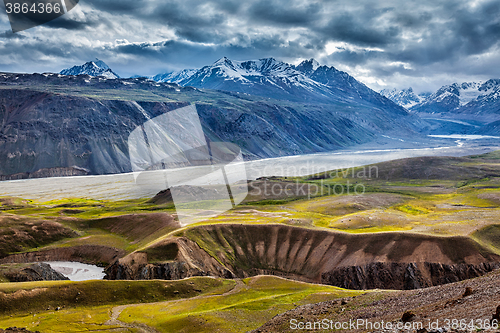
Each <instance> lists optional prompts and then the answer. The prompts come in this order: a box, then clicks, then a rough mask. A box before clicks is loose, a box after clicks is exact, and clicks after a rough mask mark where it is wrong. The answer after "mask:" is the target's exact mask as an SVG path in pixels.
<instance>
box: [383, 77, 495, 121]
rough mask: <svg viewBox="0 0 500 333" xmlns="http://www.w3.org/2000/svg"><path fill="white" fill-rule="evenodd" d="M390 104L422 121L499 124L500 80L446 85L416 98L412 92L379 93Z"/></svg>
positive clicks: (389, 91) (407, 90)
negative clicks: (436, 119)
mask: <svg viewBox="0 0 500 333" xmlns="http://www.w3.org/2000/svg"><path fill="white" fill-rule="evenodd" d="M380 93H381V94H383V95H384V96H386V97H387V98H389V99H390V100H392V101H393V102H395V103H397V104H399V105H401V106H403V107H405V108H407V109H408V110H410V111H412V112H416V113H419V114H421V115H423V116H425V117H440V118H455V119H463V120H472V121H479V122H481V123H489V122H493V121H497V120H500V98H499V97H500V79H490V80H488V81H486V82H463V83H453V84H450V85H445V86H442V87H441V88H439V89H438V90H437V91H436V92H434V93H432V94H420V95H416V94H415V93H414V92H413V90H412V89H411V88H409V89H403V90H397V89H392V90H382V91H381V92H380Z"/></svg>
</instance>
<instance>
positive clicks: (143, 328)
mask: <svg viewBox="0 0 500 333" xmlns="http://www.w3.org/2000/svg"><path fill="white" fill-rule="evenodd" d="M234 281H235V282H236V284H235V285H234V287H233V288H231V290H229V291H226V292H225V293H222V294H217V295H200V296H194V297H189V298H181V299H176V300H171V301H163V302H154V303H134V304H126V305H119V306H115V307H113V308H112V309H111V316H110V317H111V319H109V320H108V321H106V322H105V323H104V325H117V326H122V327H123V328H135V329H138V330H139V332H141V333H160V332H159V331H157V330H156V329H154V328H153V327H150V326H148V325H146V324H141V323H136V322H134V323H132V324H129V323H125V322H123V321H121V320H119V319H118V317H119V316H120V314H121V313H122V312H123V310H125V309H126V308H129V307H136V306H141V305H145V304H148V305H157V304H165V305H166V304H169V303H175V302H179V301H185V300H192V299H203V298H211V297H216V296H217V297H218V296H228V295H232V294H235V293H237V292H239V291H241V290H243V289H247V288H248V287H247V286H246V285H245V284H244V283H243V282H242V281H241V280H240V279H235V280H234Z"/></svg>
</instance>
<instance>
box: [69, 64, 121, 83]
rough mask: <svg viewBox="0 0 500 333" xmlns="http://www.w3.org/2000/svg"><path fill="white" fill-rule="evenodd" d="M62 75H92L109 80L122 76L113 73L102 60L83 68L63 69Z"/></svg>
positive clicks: (84, 65) (82, 66) (85, 65)
mask: <svg viewBox="0 0 500 333" xmlns="http://www.w3.org/2000/svg"><path fill="white" fill-rule="evenodd" d="M60 74H62V75H90V76H104V77H106V78H108V79H118V78H120V76H118V74H116V73H115V72H113V70H111V68H109V66H108V65H106V63H105V62H104V61H102V60H99V59H95V60H94V61H89V62H86V63H85V64H83V65H81V66H73V67H71V68H66V69H63V70H62V71H61V72H60Z"/></svg>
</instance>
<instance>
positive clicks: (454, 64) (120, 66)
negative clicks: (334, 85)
mask: <svg viewBox="0 0 500 333" xmlns="http://www.w3.org/2000/svg"><path fill="white" fill-rule="evenodd" d="M0 6H1V7H0V10H1V12H0V71H8V72H46V71H52V72H58V71H60V70H62V69H63V68H66V67H71V66H73V65H75V64H82V63H84V62H86V61H89V60H92V59H94V58H96V57H97V58H99V59H101V60H104V61H105V62H106V63H107V64H108V65H109V66H110V67H111V68H112V69H113V70H114V71H115V72H117V73H118V74H119V75H120V76H122V77H128V76H131V75H134V74H140V75H152V74H158V73H161V72H167V71H171V70H176V69H182V68H198V67H201V66H204V65H207V64H211V63H213V62H214V61H216V60H217V59H219V58H221V57H223V56H227V57H229V58H231V59H234V60H252V59H259V58H265V57H274V58H276V59H279V60H283V61H286V62H290V63H298V62H300V61H301V60H303V59H308V58H315V59H316V60H317V61H319V62H320V63H321V64H325V65H329V66H334V67H336V68H337V69H340V70H344V71H346V72H348V73H349V74H351V75H353V76H354V77H355V78H357V79H358V80H360V81H362V82H363V83H365V84H367V85H368V86H369V87H371V88H373V89H375V90H379V89H381V88H385V87H386V88H392V87H396V88H405V87H409V86H412V87H413V88H414V89H415V90H416V91H417V92H422V91H432V90H435V89H437V88H438V87H440V86H441V85H444V84H449V83H452V82H463V81H472V80H476V81H477V80H487V79H489V78H500V66H499V65H500V1H498V0H418V1H407V0H394V1H392V0H388V1H386V0H378V1H376V0H348V1H344V0H331V1H328V0H327V1H305V0H246V1H242V0H203V1H200V0H180V1H178V0H144V1H141V0H80V2H79V4H78V5H77V6H76V7H75V8H74V9H73V10H72V11H71V12H69V13H68V14H66V15H64V16H62V17H60V18H58V19H56V20H54V21H52V22H49V23H47V24H45V25H43V26H39V27H35V28H32V29H29V30H26V31H23V32H20V33H16V34H13V33H12V32H11V30H10V25H9V22H8V18H7V14H6V13H5V9H4V7H3V2H2V3H1V5H0Z"/></svg>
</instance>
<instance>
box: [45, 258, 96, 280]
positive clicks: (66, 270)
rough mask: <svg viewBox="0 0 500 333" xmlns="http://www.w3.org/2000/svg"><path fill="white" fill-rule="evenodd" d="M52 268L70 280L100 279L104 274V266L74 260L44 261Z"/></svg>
mask: <svg viewBox="0 0 500 333" xmlns="http://www.w3.org/2000/svg"><path fill="white" fill-rule="evenodd" d="M45 263H46V264H49V265H50V267H52V269H53V270H55V271H57V272H59V273H61V274H62V275H64V276H66V277H67V278H68V279H70V280H71V281H87V280H102V279H103V278H104V276H105V275H106V274H105V273H104V268H103V267H99V266H95V265H89V264H83V263H81V262H75V261H46V262H45Z"/></svg>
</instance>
